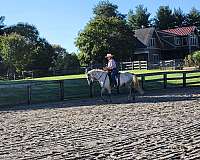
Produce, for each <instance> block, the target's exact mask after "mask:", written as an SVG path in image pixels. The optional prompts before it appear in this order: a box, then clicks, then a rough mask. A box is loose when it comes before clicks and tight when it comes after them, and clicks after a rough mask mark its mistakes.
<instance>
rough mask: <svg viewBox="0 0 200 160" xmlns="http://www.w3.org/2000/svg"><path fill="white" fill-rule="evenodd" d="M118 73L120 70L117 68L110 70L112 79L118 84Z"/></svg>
mask: <svg viewBox="0 0 200 160" xmlns="http://www.w3.org/2000/svg"><path fill="white" fill-rule="evenodd" d="M117 74H118V70H117V68H113V69H112V71H111V72H110V75H111V79H112V83H113V84H114V85H115V86H116V85H117V81H116V76H117Z"/></svg>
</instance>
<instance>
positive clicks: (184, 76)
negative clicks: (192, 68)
mask: <svg viewBox="0 0 200 160" xmlns="http://www.w3.org/2000/svg"><path fill="white" fill-rule="evenodd" d="M183 87H186V73H185V72H184V73H183Z"/></svg>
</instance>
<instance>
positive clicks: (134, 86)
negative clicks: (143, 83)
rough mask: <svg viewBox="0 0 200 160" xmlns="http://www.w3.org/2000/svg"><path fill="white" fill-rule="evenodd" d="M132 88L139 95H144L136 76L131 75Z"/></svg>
mask: <svg viewBox="0 0 200 160" xmlns="http://www.w3.org/2000/svg"><path fill="white" fill-rule="evenodd" d="M132 84H133V88H134V89H136V90H137V91H138V92H139V93H140V94H141V95H143V94H144V91H143V89H142V88H141V87H140V83H139V80H138V78H137V76H136V75H133V80H132Z"/></svg>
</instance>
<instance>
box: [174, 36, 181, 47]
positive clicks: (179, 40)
mask: <svg viewBox="0 0 200 160" xmlns="http://www.w3.org/2000/svg"><path fill="white" fill-rule="evenodd" d="M174 41H175V44H176V45H180V44H181V39H180V37H175V38H174Z"/></svg>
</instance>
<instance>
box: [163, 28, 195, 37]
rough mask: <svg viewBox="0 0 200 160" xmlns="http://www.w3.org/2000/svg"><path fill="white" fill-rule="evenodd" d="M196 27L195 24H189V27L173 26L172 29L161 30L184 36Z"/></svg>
mask: <svg viewBox="0 0 200 160" xmlns="http://www.w3.org/2000/svg"><path fill="white" fill-rule="evenodd" d="M195 29H196V27H195V26H190V27H179V28H173V29H165V30H161V32H165V33H170V34H175V35H178V36H186V35H189V34H191V33H193V32H194V31H195Z"/></svg>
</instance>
